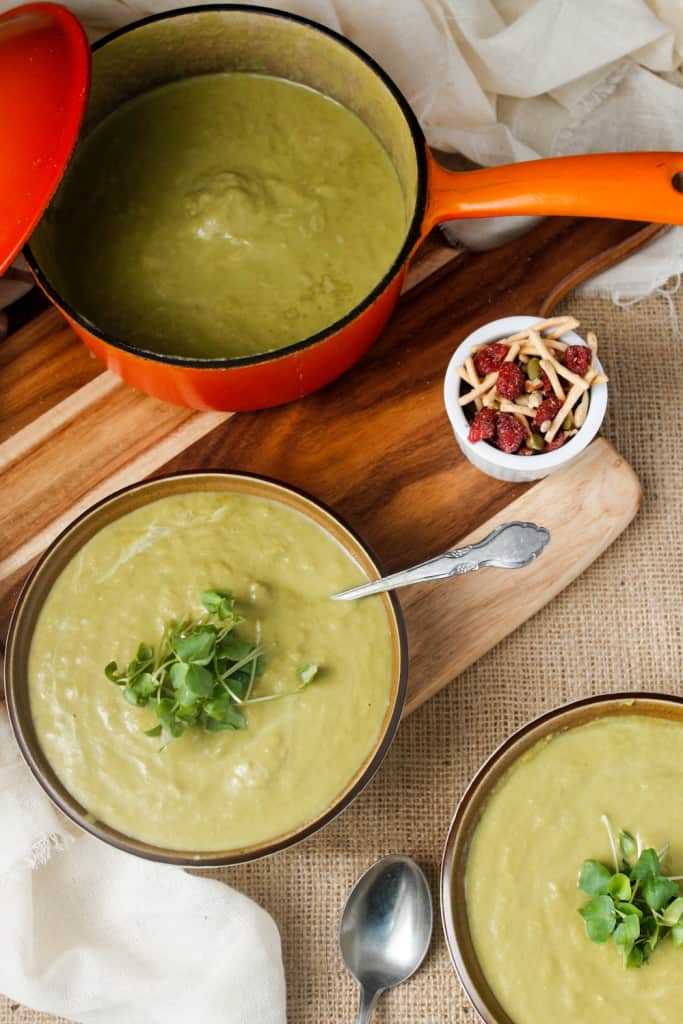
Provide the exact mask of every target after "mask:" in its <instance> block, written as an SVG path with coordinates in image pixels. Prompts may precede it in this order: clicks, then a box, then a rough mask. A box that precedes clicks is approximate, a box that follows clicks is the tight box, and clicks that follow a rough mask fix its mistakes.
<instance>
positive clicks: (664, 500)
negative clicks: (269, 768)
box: [0, 290, 683, 1024]
mask: <svg viewBox="0 0 683 1024" xmlns="http://www.w3.org/2000/svg"><path fill="white" fill-rule="evenodd" d="M670 303H671V300H668V301H667V300H666V299H664V298H661V297H653V298H650V299H648V300H647V301H644V302H642V303H640V304H638V305H636V306H633V307H631V308H629V309H617V308H615V307H614V306H613V305H612V304H611V303H610V302H608V301H607V300H600V299H585V298H582V299H578V298H576V299H572V300H571V301H565V303H564V306H563V308H564V310H566V311H569V310H571V311H572V312H574V313H575V314H576V315H578V316H579V318H580V319H581V321H582V322H583V323H584V324H586V325H588V326H591V327H593V328H594V329H595V330H596V331H597V333H598V337H599V339H600V343H601V354H602V358H603V362H604V364H605V365H606V367H607V370H608V372H609V375H610V378H611V390H610V404H609V409H608V414H607V420H606V423H605V428H604V432H605V434H606V435H607V437H608V438H610V440H612V441H613V442H614V443H615V444H616V446H617V448H618V449H619V451H620V452H621V453H622V455H624V456H625V457H626V459H628V461H629V462H630V463H631V465H632V466H633V467H634V468H635V470H636V472H637V473H638V475H639V477H640V479H641V481H642V484H643V489H644V494H645V497H644V503H643V508H642V511H641V512H640V514H639V516H638V518H637V519H636V521H635V522H634V524H633V525H632V526H631V527H630V528H629V529H628V530H627V531H626V533H625V534H623V535H622V537H620V538H619V540H618V541H617V542H616V543H615V544H614V545H613V546H612V547H611V548H610V549H609V550H608V552H607V553H606V554H605V555H603V557H602V558H601V559H600V560H599V561H598V562H597V563H596V564H594V565H593V566H592V567H591V568H590V569H589V570H588V571H587V572H586V573H584V575H583V576H582V577H581V578H580V579H579V580H577V581H576V582H575V583H574V584H573V585H572V586H571V587H570V588H569V589H568V590H566V591H565V592H564V593H563V594H561V595H560V596H559V597H558V598H557V599H556V600H555V601H554V602H553V603H552V604H551V605H550V606H549V607H547V608H545V609H544V610H543V611H542V612H540V613H539V614H538V615H537V616H536V617H535V618H534V619H533V620H532V621H530V622H528V623H527V624H526V625H525V626H524V627H522V628H521V629H519V630H518V631H517V632H516V633H515V634H514V635H513V636H511V637H509V638H508V639H507V640H506V641H505V642H504V643H502V644H500V645H499V646H498V647H497V648H496V649H495V650H493V651H492V652H491V653H490V654H488V655H487V656H486V657H485V658H483V659H482V660H481V661H480V662H479V663H478V664H477V665H475V666H474V667H473V668H471V669H470V670H469V671H468V672H466V673H465V674H464V675H463V676H461V677H460V678H459V679H456V680H454V681H453V682H452V683H451V685H450V686H449V687H448V688H447V689H446V690H444V691H443V692H442V693H441V694H440V695H439V696H437V697H436V698H435V699H434V700H432V701H431V702H430V703H429V704H427V705H425V706H424V707H422V708H421V709H420V710H419V711H417V712H416V713H415V714H414V715H413V716H412V717H411V718H409V719H408V720H407V721H406V722H405V723H404V724H403V725H402V726H401V729H400V732H399V735H398V738H397V740H396V742H395V743H394V746H393V748H392V750H391V752H390V754H389V756H388V758H387V760H386V761H385V762H384V765H383V766H382V769H381V770H380V772H379V775H378V776H377V777H376V778H375V780H374V781H373V783H372V784H371V785H370V786H369V787H368V789H367V790H366V791H365V792H364V793H363V794H362V796H361V797H360V798H359V799H358V800H357V801H356V802H355V804H353V805H352V806H351V808H350V809H349V810H348V811H347V812H346V813H345V814H344V815H342V817H341V818H340V819H338V820H337V821H336V822H333V824H332V825H330V826H329V827H328V828H327V829H326V830H325V831H324V832H323V833H322V834H320V835H318V836H317V837H314V838H313V839H309V840H308V841H307V842H305V843H304V844H303V845H301V846H299V847H296V848H295V849H293V850H291V851H288V852H285V853H282V854H279V855H278V856H277V857H276V858H274V859H270V860H267V861H262V862H260V863H257V864H253V865H251V866H248V867H243V868H237V869H235V868H233V869H228V870H224V871H220V872H217V873H216V874H217V875H218V877H220V878H223V879H224V880H225V881H226V882H228V883H230V884H231V885H234V886H236V887H237V888H238V889H240V890H242V891H243V892H245V893H247V894H248V895H250V896H252V897H253V898H254V899H255V900H258V902H259V903H261V904H263V906H265V907H267V909H268V910H269V911H270V912H271V913H272V914H273V916H274V917H275V920H276V921H277V923H278V925H279V927H280V931H281V934H282V941H283V946H284V954H285V963H286V970H287V980H288V998H289V1020H290V1021H291V1022H292V1024H323V1022H330V1024H333V1022H337V1021H339V1022H342V1021H351V1020H354V1019H355V1011H356V991H355V986H354V983H353V982H352V980H351V979H350V978H349V976H348V975H347V974H346V973H345V972H344V970H343V968H342V965H341V963H340V960H339V955H338V952H337V942H336V932H337V923H338V918H339V912H340V909H341V907H342V904H343V902H344V899H345V896H346V894H347V892H348V890H349V888H350V886H351V885H352V883H353V881H354V879H355V878H356V876H357V875H358V874H359V873H360V872H361V871H362V870H363V869H364V868H365V867H366V866H367V865H368V864H370V863H371V862H372V861H374V860H375V859H376V858H378V857H380V856H382V855H383V854H386V853H390V852H397V851H401V852H405V853H409V854H411V855H412V856H413V857H415V858H416V859H417V860H418V861H419V863H420V864H422V866H423V867H424V868H425V870H426V871H427V874H428V876H429V879H430V881H431V883H432V888H433V894H434V898H435V910H436V921H435V925H436V927H435V931H434V941H433V944H432V948H431V951H430V953H429V956H428V959H427V961H426V963H425V964H424V966H423V968H422V970H421V971H420V972H419V974H417V975H416V976H415V977H414V978H413V979H412V980H411V981H410V982H408V983H407V984H406V985H403V986H401V987H400V988H399V989H396V990H394V991H393V992H390V993H387V994H386V995H385V996H384V997H383V998H382V999H381V1001H380V1003H379V1006H378V1009H377V1012H376V1021H377V1024H389V1022H390V1021H391V1022H396V1024H398V1022H400V1024H446V1022H449V1024H455V1022H457V1024H463V1022H472V1024H474V1021H475V1020H477V1019H478V1018H477V1017H476V1015H475V1013H474V1011H473V1010H472V1009H471V1008H470V1007H469V1005H468V1003H467V1000H466V999H465V997H464V996H463V995H462V993H461V990H460V986H459V983H458V981H457V979H456V977H455V975H454V973H453V971H452V969H451V966H450V963H449V960H448V955H447V953H446V948H445V945H444V941H443V939H442V936H441V926H440V922H439V918H438V899H437V880H438V871H439V861H440V856H441V851H442V847H443V843H444V838H445V835H446V830H447V828H448V824H449V821H450V818H451V815H452V812H453V809H454V807H455V804H456V802H457V800H458V797H459V796H460V794H461V793H462V791H463V789H464V787H465V784H466V782H467V780H468V779H469V778H470V777H471V775H472V774H473V773H474V771H475V769H476V768H477V766H478V765H479V764H480V762H481V761H482V760H483V758H485V757H486V756H487V755H488V754H489V753H490V752H491V751H492V750H493V748H494V747H495V746H496V745H497V744H498V743H499V742H500V741H501V740H502V739H503V738H504V737H505V736H507V735H508V734H509V733H510V732H511V731H512V730H514V729H515V728H517V726H519V725H521V724H522V723H523V722H524V721H526V720H527V719H528V718H530V717H532V716H534V715H536V714H537V713H539V712H540V711H543V710H546V709H548V708H551V707H553V706H554V705H557V704H561V703H563V702H565V701H568V700H571V699H573V698H576V697H580V696H583V695H586V694H590V693H598V692H600V691H606V690H610V689H617V688H623V689H639V688H651V689H654V690H663V691H670V692H681V691H683V685H682V683H681V678H680V664H681V633H682V630H681V626H682V615H681V597H682V594H681V580H682V579H683V546H682V545H681V528H680V522H681V512H682V509H683V444H682V442H681V437H682V434H681V411H680V387H681V384H680V380H681V373H680V369H679V367H680V360H681V354H682V353H683V344H682V338H681V336H680V333H679V331H678V327H677V323H676V319H675V317H676V314H677V318H678V322H680V324H681V325H683V290H682V291H681V292H680V293H679V294H678V295H677V296H675V297H674V299H673V302H672V303H671V305H670ZM672 313H673V317H674V318H673V319H672ZM548 524H549V525H550V526H551V527H552V509H548ZM576 530H577V533H578V535H579V537H580V535H581V522H580V521H577V523H576ZM453 585H454V586H457V581H454V583H453ZM482 628H485V624H482ZM1 912H2V909H1V908H0V913H1ZM218 955H220V951H218ZM57 1021H58V1018H56V1017H51V1016H47V1015H44V1014H37V1013H35V1012H32V1011H30V1010H27V1009H24V1008H23V1007H21V1006H18V1005H16V1004H14V1003H12V1002H10V1001H9V1000H3V999H0V1024H57ZM121 1024H126V1022H125V1021H121ZM188 1024H202V1022H201V1021H196V1022H194V1021H188ZM254 1024H258V1021H255V1022H254ZM539 1024H541V1022H539ZM543 1024H545V1022H543ZM615 1024H616V1022H615Z"/></svg>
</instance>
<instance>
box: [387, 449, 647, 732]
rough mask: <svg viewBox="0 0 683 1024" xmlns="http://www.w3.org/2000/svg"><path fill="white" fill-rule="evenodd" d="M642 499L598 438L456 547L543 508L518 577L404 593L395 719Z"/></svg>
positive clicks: (595, 551)
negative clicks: (400, 695) (534, 552)
mask: <svg viewBox="0 0 683 1024" xmlns="http://www.w3.org/2000/svg"><path fill="white" fill-rule="evenodd" d="M641 497H642V489H641V486H640V481H639V480H638V477H637V476H636V474H635V473H634V471H633V470H632V469H631V467H630V466H629V464H628V463H627V462H626V461H625V460H624V459H623V458H622V457H621V455H619V453H618V452H617V451H616V449H615V448H614V447H613V446H612V445H611V444H610V443H609V441H607V440H606V439H605V438H602V437H601V438H598V439H597V440H595V441H594V442H593V443H592V444H591V445H590V446H589V447H588V448H587V449H586V451H585V452H583V453H582V454H581V455H580V456H579V457H578V458H577V459H576V460H575V461H574V462H572V463H570V465H568V466H567V467H566V468H564V469H562V470H559V471H558V472H557V473H555V474H553V475H552V476H549V477H546V478H545V479H544V480H542V481H540V483H538V484H535V485H534V486H533V487H531V488H529V490H528V491H525V493H524V494H523V495H522V496H521V497H519V498H517V499H515V500H514V501H512V502H511V503H510V504H509V505H507V506H506V507H505V508H504V509H502V510H501V511H500V512H498V513H496V515H494V516H492V517H491V518H490V519H489V520H487V522H485V523H482V525H481V526H480V527H479V528H478V529H477V530H476V531H474V532H473V533H471V534H468V535H467V536H466V537H463V538H462V541H461V542H460V543H459V544H458V545H457V546H458V547H460V546H462V545H465V544H471V543H473V542H475V541H478V540H481V539H482V538H483V537H485V536H486V534H487V533H489V532H490V531H491V530H493V529H494V528H495V527H496V526H499V525H500V524H501V523H503V522H508V521H510V520H516V519H519V520H526V521H533V522H537V523H539V524H540V525H541V526H542V525H545V523H547V521H548V510H549V509H552V520H553V528H552V531H551V540H550V543H549V544H548V546H547V548H546V549H545V551H544V553H543V555H542V556H541V557H540V558H539V559H538V560H537V561H536V562H534V563H532V565H530V566H527V567H526V568H525V569H517V570H503V569H483V570H480V571H479V572H476V573H472V574H470V575H466V576H455V577H452V578H451V579H449V580H441V581H437V582H435V583H426V584H423V585H419V586H416V587H412V588H407V589H406V590H404V591H403V592H402V593H401V594H400V601H401V605H402V607H403V611H404V614H405V620H406V627H407V630H408V649H409V651H410V674H409V678H408V699H407V702H406V707H405V711H404V716H405V715H409V714H410V713H411V712H412V711H415V709H416V708H418V707H419V706H420V705H421V704H423V703H424V702H425V701H427V700H429V698H430V697H433V696H434V694H436V693H438V691H439V690H441V689H443V687H444V686H446V685H447V684H448V683H450V682H451V681H452V680H454V679H455V678H456V676H459V675H460V674H461V673H462V672H464V670H465V669H466V668H469V666H470V665H472V664H474V662H475V661H477V660H478V659H479V658H480V657H482V656H483V655H484V654H486V653H487V652H488V651H489V650H491V649H492V648H493V647H495V646H496V644H498V643H499V642H500V641H501V640H502V639H504V637H506V636H508V634H509V633H511V632H512V631H513V630H515V629H517V627H518V626H521V625H522V623H524V622H526V621H527V620H528V619H530V618H531V616H533V615H535V613H536V612H537V611H538V610H539V609H540V608H542V607H543V606H544V605H546V604H547V603H548V602H549V601H551V600H552V599H553V598H554V597H556V596H557V594H559V593H560V592H561V591H562V590H564V589H565V587H567V586H568V585H569V584H570V583H571V582H573V580H575V579H576V578H577V577H578V576H580V575H581V573H582V572H583V571H584V570H585V569H587V568H588V566H589V565H590V564H591V563H592V562H594V561H595V559H596V558H598V557H599V556H600V555H601V554H602V553H603V551H605V550H606V548H608V547H609V545H610V544H611V543H612V542H613V541H614V540H616V538H617V537H618V536H619V534H620V533H622V532H623V530H625V529H626V527H627V526H628V525H629V523H630V522H631V521H632V520H633V518H634V517H635V515H636V513H637V512H638V509H639V507H640V501H641ZM544 520H545V523H544ZM577 524H580V529H577ZM520 587H523V589H524V601H523V602H522V601H520V600H519V593H520ZM482 624H484V627H482ZM427 636H428V637H429V639H428V642H427V640H426V639H425V637H427Z"/></svg>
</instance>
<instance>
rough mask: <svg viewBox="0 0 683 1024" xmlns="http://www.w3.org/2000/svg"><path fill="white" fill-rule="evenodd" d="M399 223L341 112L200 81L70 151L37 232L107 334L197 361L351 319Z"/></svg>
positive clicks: (254, 84) (81, 307)
mask: <svg viewBox="0 0 683 1024" xmlns="http://www.w3.org/2000/svg"><path fill="white" fill-rule="evenodd" d="M406 229H407V219H406V213H405V200H404V197H403V194H402V191H401V186H400V184H399V180H398V177H397V175H396V172H395V170H394V168H393V165H392V164H391V162H390V160H389V157H388V155H387V153H386V152H385V150H384V148H383V147H382V145H381V144H380V142H379V141H378V140H377V138H376V137H375V136H374V135H373V134H372V132H371V131H370V129H369V128H367V127H366V125H365V124H364V123H363V122H362V121H361V120H360V118H358V117H357V116H356V115H355V114H353V113H352V112H351V111H349V110H347V109H346V108H345V107H343V106H341V105H340V104H338V103H336V102H335V101H333V100H331V99H329V98H328V97H326V96H323V95H322V94H320V93H318V92H315V91H314V90H312V89H309V88H306V87H304V86H301V85H296V84H293V83H292V82H287V81H284V80H283V79H278V78H271V77H268V76H263V75H252V74H245V73H227V74H214V75H201V76H197V77H194V78H189V79H184V80H182V81H178V82H174V83H171V84H169V85H164V86H161V87H159V88H157V89H154V90H152V91H150V92H148V93H145V94H143V95H141V96H139V97H137V98H135V99H134V100H131V101H129V102H128V103H126V104H124V105H123V106H121V107H120V108H119V109H117V110H115V111H114V112H113V113H112V114H110V115H109V116H108V117H107V118H105V119H104V121H103V122H102V123H101V124H99V125H97V127H96V128H95V129H94V130H93V131H92V132H91V133H90V134H89V135H88V136H87V137H86V138H85V139H84V141H83V142H82V143H81V144H80V146H79V147H78V149H77V151H76V154H75V156H74V158H73V160H72V162H71V165H70V167H69V169H68V171H67V174H66V175H65V178H64V180H63V182H62V185H61V187H60V189H59V191H58V193H57V196H56V199H55V201H54V202H53V203H52V205H51V207H50V209H49V211H48V213H47V215H46V218H45V219H44V221H43V224H42V225H41V226H40V227H39V228H38V230H37V232H36V233H35V235H34V238H33V240H32V246H33V249H34V251H35V253H36V255H37V257H38V259H39V260H40V261H41V263H42V264H43V266H44V268H45V269H46V272H47V275H48V278H51V279H52V283H53V284H54V285H55V287H57V288H58V290H60V291H61V293H62V295H63V297H64V298H65V299H66V301H67V302H68V303H69V304H70V305H71V306H73V307H74V308H75V309H76V310H78V311H79V312H80V313H81V314H83V315H84V316H86V317H87V318H88V319H89V320H90V321H91V322H92V323H93V324H95V325H96V326H97V327H99V328H100V329H101V330H103V331H105V332H107V333H110V334H113V335H114V336H115V337H117V338H118V339H120V340H122V341H126V342H129V343H130V344H133V345H136V346H138V347H139V348H143V349H147V350H151V351H155V352H159V353H163V354H174V355H181V356H191V357H194V358H206V357H221V356H244V355H249V354H252V353H257V352H265V351H268V350H271V349H277V348H282V347H283V346H286V345H289V344H291V343H293V342H296V341H300V340H301V339H303V338H306V337H308V336H310V335H312V334H315V333H316V332H317V331H320V330H322V329H323V328H325V327H327V326H328V325H330V324H332V323H333V322H334V321H336V320H338V319H339V318H341V317H343V316H344V315H345V314H346V313H348V312H349V311H350V310H351V309H352V308H353V307H354V306H355V305H356V304H357V303H358V302H359V301H360V300H361V299H363V298H364V297H365V295H367V294H368V293H369V292H370V291H371V290H372V289H373V288H374V286H375V285H376V284H378V282H379V281H380V280H381V278H382V276H383V275H384V274H385V273H386V272H387V271H388V270H389V267H390V266H391V263H392V261H393V260H394V258H395V257H396V256H397V255H398V252H399V250H400V248H401V245H402V244H403V241H404V238H405V234H406Z"/></svg>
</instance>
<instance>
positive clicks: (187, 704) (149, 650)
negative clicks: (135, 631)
mask: <svg viewBox="0 0 683 1024" xmlns="http://www.w3.org/2000/svg"><path fill="white" fill-rule="evenodd" d="M201 602H202V605H203V607H204V609H205V611H206V614H205V615H202V616H200V617H199V618H197V619H187V620H185V621H184V622H180V623H169V624H167V626H166V628H165V629H164V632H163V634H162V637H161V640H160V642H159V644H158V645H157V647H156V650H155V648H154V647H152V646H150V645H149V644H147V643H141V644H139V646H138V649H137V653H136V655H135V657H134V658H133V660H132V661H131V662H130V663H129V664H128V666H127V667H126V668H125V669H121V670H119V668H118V665H117V663H116V662H115V661H110V662H109V664H108V665H107V666H106V667H105V670H104V673H105V675H106V677H107V679H109V680H110V681H111V682H112V683H115V684H116V685H117V686H119V687H121V689H122V693H123V698H124V700H126V701H127V702H128V703H129V704H131V705H132V706H133V707H147V708H150V709H151V710H153V711H154V713H155V715H156V717H157V719H158V722H157V724H156V725H154V726H153V727H152V728H151V729H146V730H145V735H147V736H160V735H161V734H162V733H164V734H166V735H167V736H168V738H169V739H175V738H176V737H178V736H182V734H183V733H184V732H185V731H186V730H187V729H190V728H193V727H195V726H201V727H203V729H204V730H205V731H206V732H219V731H222V730H228V729H244V728H245V727H246V724H247V720H246V718H245V716H244V714H243V709H244V708H245V707H246V706H248V705H249V704H255V703H261V702H263V701H271V700H278V699H279V698H281V697H287V696H291V695H292V693H298V692H299V691H300V690H303V689H304V688H305V687H307V686H309V685H310V684H311V683H312V682H313V681H314V679H315V678H316V676H317V674H318V666H317V665H314V664H308V665H304V666H303V668H301V669H300V670H299V676H300V683H299V685H298V686H297V688H296V690H292V691H289V692H287V693H282V694H266V695H264V696H258V697H255V696H252V691H253V689H254V685H255V682H256V680H257V679H258V678H260V676H262V675H263V672H264V669H265V661H264V657H263V648H262V646H261V645H260V644H251V643H249V642H248V641H247V640H243V639H241V638H240V637H239V635H238V634H237V633H236V632H235V628H236V627H237V626H238V625H239V624H240V623H241V622H242V621H243V619H242V618H241V617H240V615H239V614H238V612H237V611H236V609H235V602H234V600H233V598H232V596H231V594H230V593H229V592H228V591H225V590H206V591H204V593H203V594H202V595H201Z"/></svg>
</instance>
